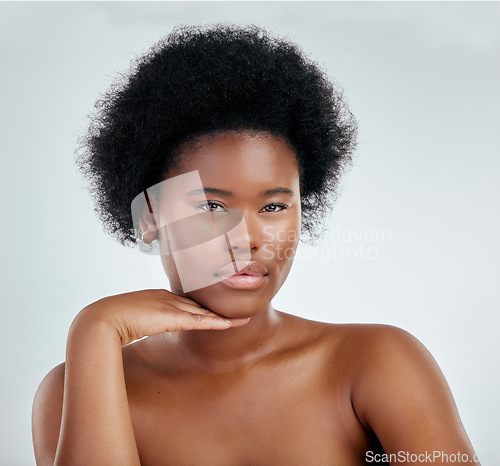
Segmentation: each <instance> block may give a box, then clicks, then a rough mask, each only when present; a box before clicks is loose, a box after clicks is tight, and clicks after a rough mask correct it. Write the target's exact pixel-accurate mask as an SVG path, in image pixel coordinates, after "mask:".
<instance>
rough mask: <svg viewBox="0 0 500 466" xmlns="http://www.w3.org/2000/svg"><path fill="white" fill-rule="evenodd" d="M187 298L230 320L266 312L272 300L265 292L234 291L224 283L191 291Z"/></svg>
mask: <svg viewBox="0 0 500 466" xmlns="http://www.w3.org/2000/svg"><path fill="white" fill-rule="evenodd" d="M187 296H188V297H189V298H191V299H193V300H195V301H196V302H197V303H199V304H201V305H202V306H203V307H206V308H207V309H210V310H211V311H213V312H215V313H216V314H219V315H221V316H223V317H227V318H229V319H242V318H247V317H254V316H255V315H257V314H258V313H259V312H262V311H264V310H266V309H267V308H268V306H269V303H270V302H271V299H272V296H270V295H269V293H266V291H265V290H234V289H230V288H228V287H226V286H225V285H224V284H222V283H217V284H215V285H211V286H207V287H206V288H201V289H199V290H195V291H191V292H189V293H187Z"/></svg>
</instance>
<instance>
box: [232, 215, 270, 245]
mask: <svg viewBox="0 0 500 466" xmlns="http://www.w3.org/2000/svg"><path fill="white" fill-rule="evenodd" d="M261 233H262V232H261V231H260V225H259V222H258V219H256V218H255V215H252V214H249V213H248V214H245V213H243V216H242V220H241V222H240V223H239V224H238V225H237V226H236V227H235V228H234V229H233V230H231V232H229V233H228V239H229V244H228V246H229V249H230V250H231V251H232V252H241V253H246V252H255V251H257V250H258V249H259V248H260V247H261V242H262V234H261Z"/></svg>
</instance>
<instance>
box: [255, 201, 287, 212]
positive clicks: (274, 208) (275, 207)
mask: <svg viewBox="0 0 500 466" xmlns="http://www.w3.org/2000/svg"><path fill="white" fill-rule="evenodd" d="M287 208H288V206H287V205H285V204H281V203H277V202H273V203H272V204H268V205H266V206H265V207H264V208H263V209H262V210H261V211H260V212H279V211H280V210H285V209H287Z"/></svg>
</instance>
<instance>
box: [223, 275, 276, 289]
mask: <svg viewBox="0 0 500 466" xmlns="http://www.w3.org/2000/svg"><path fill="white" fill-rule="evenodd" d="M265 278H266V275H233V276H231V277H229V278H226V279H224V280H223V281H222V283H225V284H226V285H227V286H229V287H231V288H236V289H238V290H254V289H255V288H258V287H259V286H260V285H262V283H264V280H265Z"/></svg>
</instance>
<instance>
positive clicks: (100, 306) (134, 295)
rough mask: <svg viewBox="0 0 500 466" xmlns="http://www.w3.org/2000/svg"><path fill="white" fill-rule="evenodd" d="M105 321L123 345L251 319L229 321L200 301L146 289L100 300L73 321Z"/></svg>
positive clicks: (246, 321)
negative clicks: (163, 335)
mask: <svg viewBox="0 0 500 466" xmlns="http://www.w3.org/2000/svg"><path fill="white" fill-rule="evenodd" d="M89 319H90V321H91V322H105V323H107V324H109V325H111V326H112V327H113V328H115V329H116V331H117V332H118V335H119V336H120V340H121V343H122V346H124V345H127V344H129V343H131V342H133V341H135V340H139V339H141V338H143V337H145V336H150V335H156V334H159V333H163V332H178V331H180V330H225V329H228V328H230V327H240V326H242V325H245V324H247V323H248V321H249V320H250V319H226V318H224V317H221V316H220V315H218V314H215V313H214V312H212V311H210V310H209V309H205V308H204V307H202V306H201V305H200V304H198V303H197V302H196V301H194V300H192V299H190V298H187V297H184V296H179V295H176V294H174V293H171V292H170V291H167V290H162V289H159V290H143V291H134V292H131V293H124V294H119V295H115V296H109V297H107V298H103V299H100V300H99V301H96V302H95V303H92V304H90V305H89V306H87V307H85V308H84V309H83V310H82V311H81V312H80V313H79V314H78V316H77V317H76V318H75V320H74V321H73V325H80V324H81V323H82V322H86V323H88V322H89Z"/></svg>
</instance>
